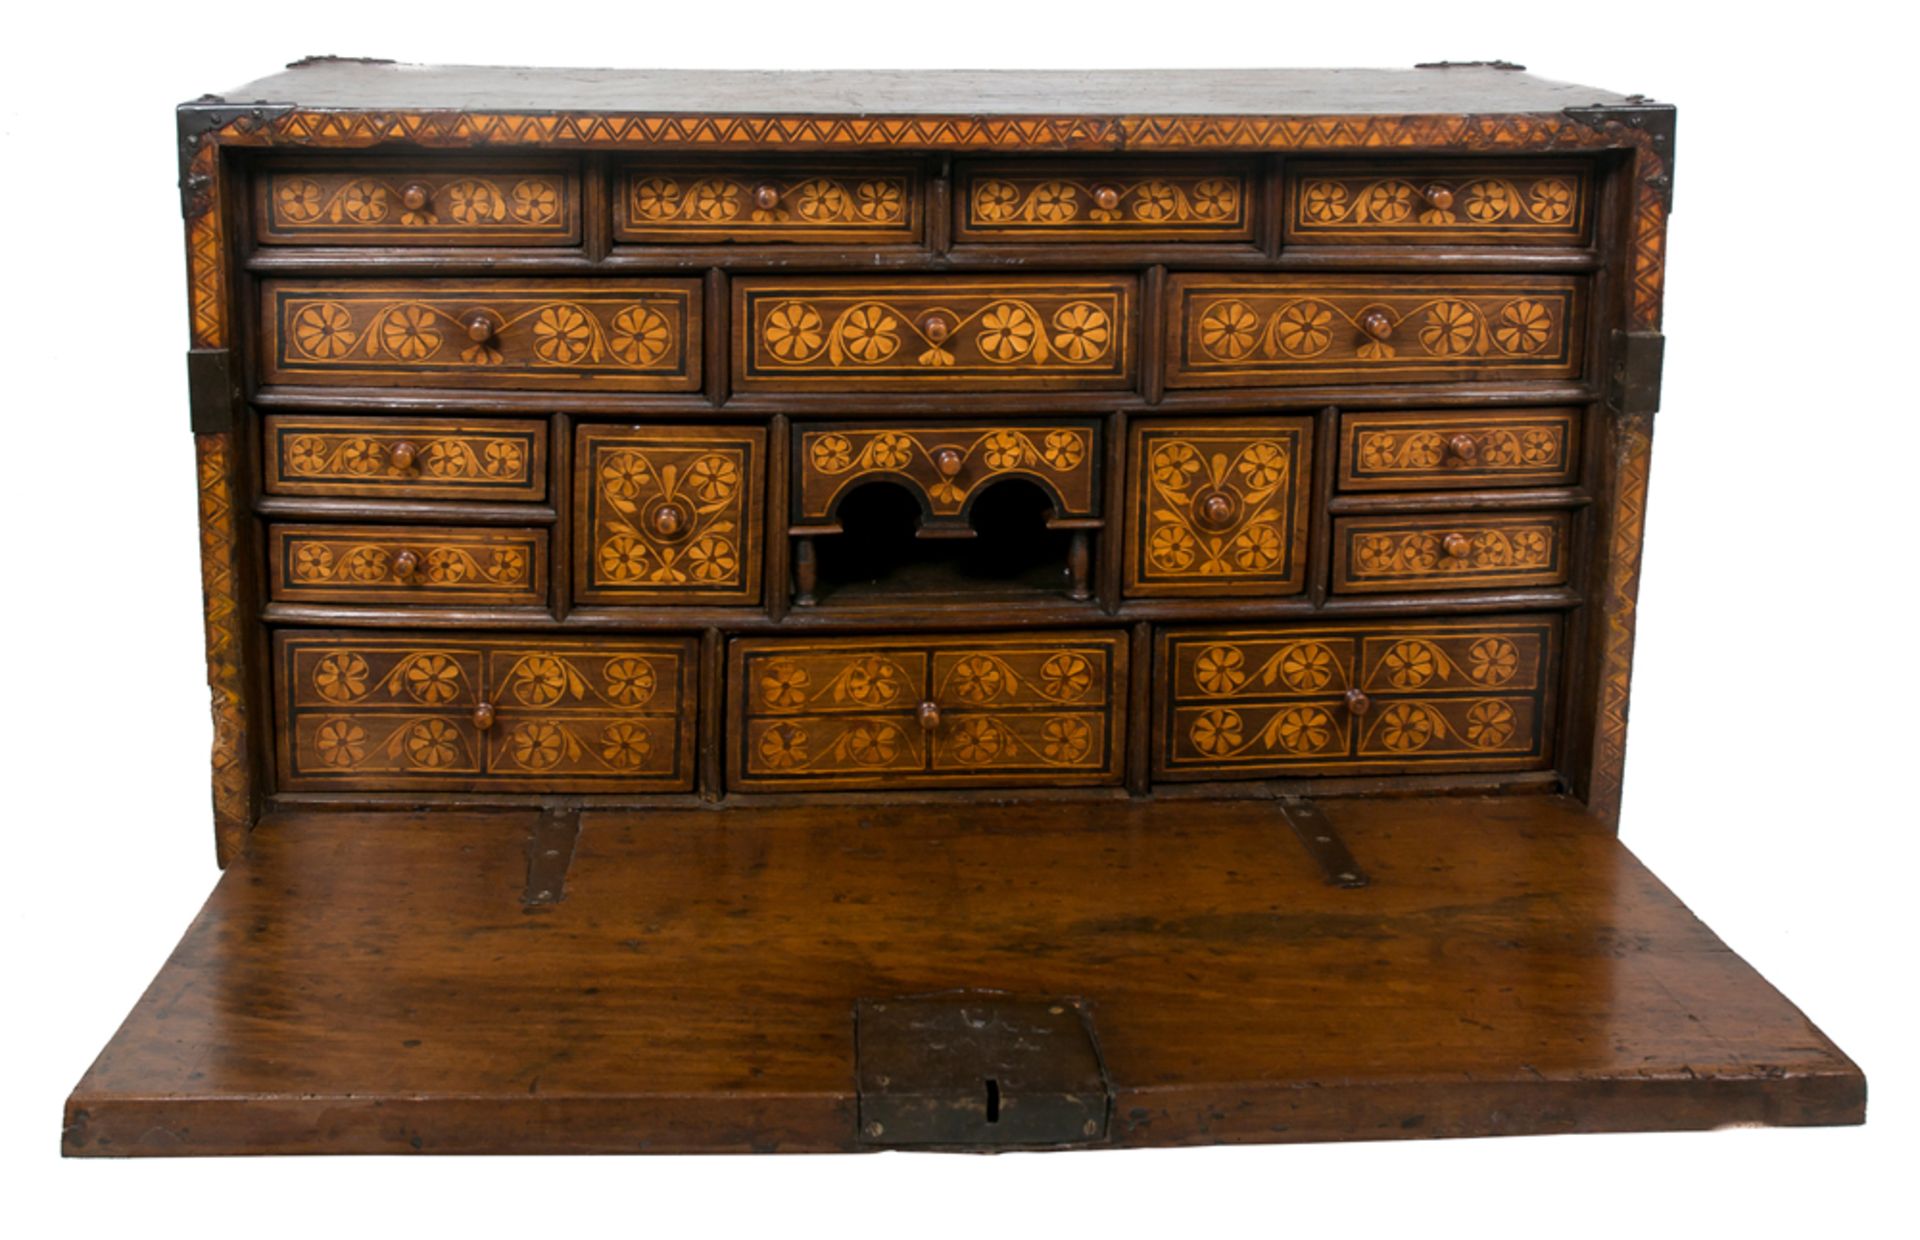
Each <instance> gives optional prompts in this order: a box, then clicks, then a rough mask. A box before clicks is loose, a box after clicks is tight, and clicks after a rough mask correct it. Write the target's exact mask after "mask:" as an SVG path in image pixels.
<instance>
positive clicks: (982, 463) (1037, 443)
mask: <svg viewBox="0 0 1920 1240" xmlns="http://www.w3.org/2000/svg"><path fill="white" fill-rule="evenodd" d="M795 441H796V445H797V446H796V448H795V451H794V478H795V482H794V495H793V517H794V520H795V521H798V522H804V523H808V524H817V523H823V522H827V521H830V520H831V519H832V517H833V513H834V510H835V506H836V505H837V504H838V502H839V500H840V498H841V497H842V496H843V495H845V494H847V493H848V492H849V491H852V490H854V489H855V488H856V487H859V486H860V485H862V484H863V483H866V482H871V481H873V480H874V479H877V478H885V479H888V480H890V481H893V482H897V483H901V484H904V485H905V486H906V487H907V488H908V489H909V490H911V491H912V492H913V493H914V494H915V496H916V497H917V498H918V499H919V501H920V506H921V510H922V512H923V513H924V514H925V519H926V520H927V521H931V522H952V523H959V522H963V521H964V519H965V516H966V513H967V510H968V508H969V507H970V505H971V504H972V502H973V500H974V499H975V498H976V497H977V496H978V495H980V494H981V493H982V492H984V491H985V490H987V488H989V487H991V486H993V485H994V484H995V483H998V482H1001V481H1004V480H1006V479H1008V478H1021V479H1024V480H1026V481H1029V482H1032V483H1034V484H1036V485H1037V486H1039V487H1040V488H1041V490H1043V491H1045V492H1046V494H1047V497H1048V499H1050V500H1051V501H1052V502H1053V511H1054V515H1055V516H1057V517H1074V518H1081V517H1092V516H1094V515H1096V514H1097V513H1098V512H1099V511H1100V452H1099V445H1100V428H1099V424H1098V423H1095V422H1078V421H1075V422H1069V421H1059V422H1012V421H991V422H919V423H911V422H887V423H829V424H825V425H808V426H806V427H805V428H804V429H802V430H800V431H799V432H798V433H797V434H796V435H795Z"/></svg>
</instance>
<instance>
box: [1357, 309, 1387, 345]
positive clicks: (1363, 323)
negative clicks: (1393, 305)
mask: <svg viewBox="0 0 1920 1240" xmlns="http://www.w3.org/2000/svg"><path fill="white" fill-rule="evenodd" d="M1360 330H1361V331H1363V332H1365V333H1367V335H1369V336H1372V337H1373V338H1374V339H1375V340H1385V339H1386V338H1387V337H1388V336H1391V335H1393V320H1392V319H1390V318H1388V317H1387V312H1386V311H1385V310H1369V311H1367V312H1366V313H1365V314H1363V315H1361V316H1360Z"/></svg>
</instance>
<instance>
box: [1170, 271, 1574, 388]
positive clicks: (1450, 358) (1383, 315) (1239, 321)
mask: <svg viewBox="0 0 1920 1240" xmlns="http://www.w3.org/2000/svg"><path fill="white" fill-rule="evenodd" d="M1584 296H1585V284H1584V283H1583V282H1582V281H1581V280H1579V279H1577V278H1574V277H1569V276H1438V275H1403V276H1366V275H1298V276H1296V275H1286V276H1268V275H1175V276H1173V277H1171V278H1170V279H1169V281H1168V301H1169V314H1170V318H1169V321H1168V323H1167V368H1168V374H1167V384H1168V386H1170V387H1182V388H1207V387H1247V386H1266V385H1273V386H1285V385H1291V384H1302V383H1404V382H1410V381H1413V380H1427V379H1433V380H1513V379H1568V378H1572V377H1574V376H1575V375H1578V374H1579V373H1580V358H1581V340H1582V337H1583V335H1584V332H1585V319H1584V315H1583V310H1582V307H1583V305H1584Z"/></svg>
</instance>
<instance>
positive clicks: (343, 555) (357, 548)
mask: <svg viewBox="0 0 1920 1240" xmlns="http://www.w3.org/2000/svg"><path fill="white" fill-rule="evenodd" d="M267 552H268V554H267V559H268V568H267V582H268V594H269V596H270V597H272V598H274V599H276V600H281V601H285V602H290V603H291V602H312V603H319V602H337V603H408V604H418V605H423V606H440V607H454V606H460V605H462V604H467V603H487V604H503V605H512V604H519V605H523V606H532V605H538V604H543V603H545V602H546V601H547V532H546V531H545V530H516V529H492V528H484V529H462V528H452V527H444V526H430V525H395V526H371V525H274V526H270V527H269V528H268V530H267Z"/></svg>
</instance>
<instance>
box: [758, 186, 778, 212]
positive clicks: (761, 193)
mask: <svg viewBox="0 0 1920 1240" xmlns="http://www.w3.org/2000/svg"><path fill="white" fill-rule="evenodd" d="M753 205H754V206H756V207H759V208H760V209H761V210H762V211H771V210H773V209H774V208H775V207H777V206H779V205H780V187H779V186H778V185H769V184H765V183H763V184H760V185H756V186H754V187H753Z"/></svg>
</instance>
